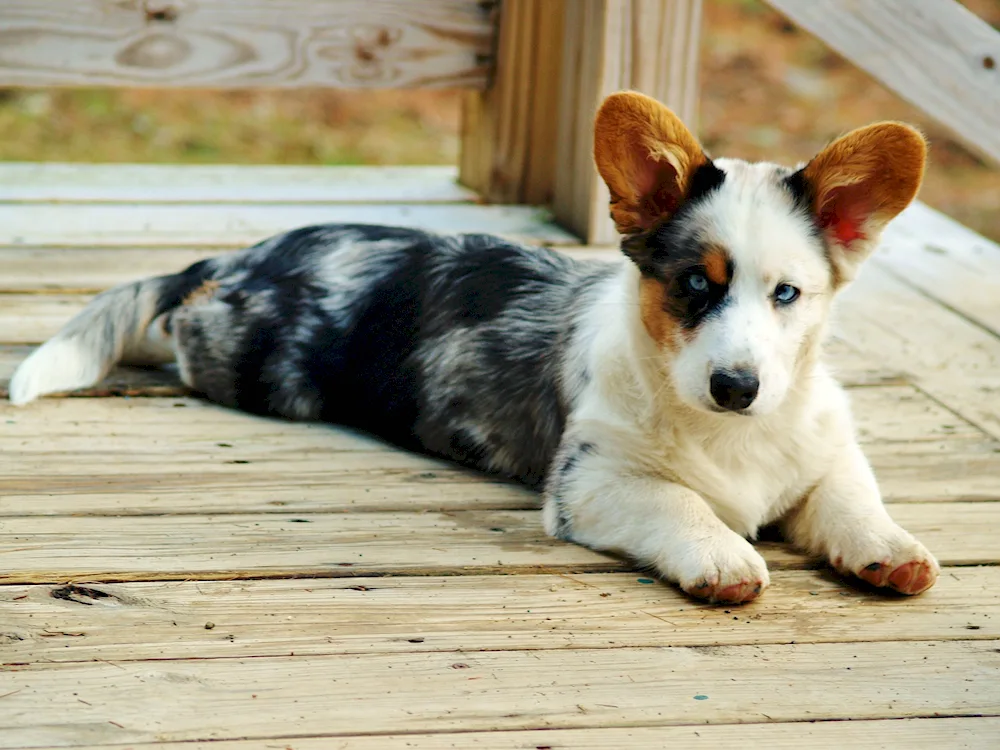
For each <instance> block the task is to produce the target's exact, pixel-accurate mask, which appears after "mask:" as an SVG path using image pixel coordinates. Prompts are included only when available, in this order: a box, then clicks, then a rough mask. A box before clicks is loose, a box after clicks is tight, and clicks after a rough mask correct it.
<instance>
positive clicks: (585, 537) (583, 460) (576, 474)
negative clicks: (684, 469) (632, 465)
mask: <svg viewBox="0 0 1000 750" xmlns="http://www.w3.org/2000/svg"><path fill="white" fill-rule="evenodd" d="M555 466H556V467H557V468H556V470H555V472H554V474H553V476H552V477H550V480H549V484H548V487H547V489H546V493H545V509H544V519H545V530H546V531H547V532H548V533H549V534H551V535H553V536H556V537H559V538H561V539H566V540H567V541H573V542H576V543H577V544H582V545H583V546H585V547H590V548H592V549H595V550H602V551H607V552H615V553H618V554H623V555H626V556H628V557H630V558H632V559H633V560H636V561H637V562H639V563H640V564H643V565H648V566H651V567H653V568H655V569H656V571H657V572H658V573H659V574H660V575H661V576H662V577H663V578H665V579H667V580H669V581H671V582H673V583H676V584H678V585H679V586H680V587H681V588H682V589H684V591H686V592H687V593H689V594H691V595H692V596H696V597H698V598H701V599H708V600H710V601H715V602H733V603H737V602H748V601H751V600H753V599H756V598H757V596H759V595H760V593H761V592H762V591H763V590H764V589H765V588H767V585H768V583H769V582H770V579H769V577H768V573H767V566H766V564H765V563H764V559H763V558H762V557H761V556H760V554H758V553H757V551H756V550H755V549H754V548H753V546H752V545H751V544H750V543H749V542H748V541H747V540H746V539H744V538H743V537H741V536H740V535H739V534H737V533H736V532H735V531H733V530H732V529H730V528H729V527H728V526H726V525H725V524H724V523H723V522H722V521H721V520H719V518H718V516H716V515H715V513H713V512H712V509H711V508H710V507H709V506H708V503H706V502H705V500H704V499H703V498H702V497H701V496H700V495H698V494H697V493H696V492H694V491H692V490H690V489H688V488H687V487H683V486H681V485H679V484H674V483H672V482H668V481H665V480H663V479H659V478H656V477H651V476H642V475H637V474H636V473H635V471H634V469H632V470H627V469H625V468H624V467H621V470H616V467H615V465H614V463H613V462H612V461H610V460H608V459H602V458H601V457H600V456H598V455H596V449H595V448H594V447H593V446H592V445H591V444H589V443H584V444H582V446H578V447H577V448H576V449H575V452H567V451H565V450H564V451H563V452H561V460H557V462H556V464H555Z"/></svg>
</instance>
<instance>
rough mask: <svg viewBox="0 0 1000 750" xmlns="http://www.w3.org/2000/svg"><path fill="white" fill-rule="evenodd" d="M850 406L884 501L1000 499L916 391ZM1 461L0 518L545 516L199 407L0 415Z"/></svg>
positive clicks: (420, 467) (515, 493)
mask: <svg viewBox="0 0 1000 750" xmlns="http://www.w3.org/2000/svg"><path fill="white" fill-rule="evenodd" d="M853 400H854V410H855V414H856V421H857V423H858V427H859V430H860V435H861V439H862V441H863V442H864V443H865V445H866V452H867V454H868V456H869V458H870V459H871V461H872V464H873V466H874V467H875V470H876V473H877V475H878V477H879V481H880V485H881V487H882V491H883V494H884V496H885V498H886V500H887V501H888V502H900V501H911V502H936V501H954V500H963V501H977V500H978V501H981V500H998V499H1000V450H998V447H1000V443H997V442H996V441H992V440H989V439H986V438H984V437H983V436H982V434H981V433H980V432H979V431H978V430H977V429H976V428H974V427H972V426H971V425H969V424H968V423H965V422H963V420H961V419H959V418H956V417H955V415H954V414H952V413H950V412H949V411H947V410H946V409H943V408H942V407H940V406H938V405H937V404H936V403H935V402H934V401H932V400H930V399H928V398H927V397H926V396H923V395H922V394H920V393H919V392H917V391H915V390H914V389H912V388H911V387H908V386H882V387H869V388H861V389H857V390H855V391H853ZM178 407H184V408H178ZM95 435H100V436H101V440H100V442H95V440H94V436H95ZM0 452H2V453H3V455H4V456H5V457H6V459H7V460H6V461H5V464H4V469H3V470H2V471H0V516H2V515H14V516H19V515H59V514H65V513H69V514H73V515H83V514H94V515H108V514H113V515H121V514H125V515H128V514H150V513H153V514H162V513H205V514H219V513H248V512H270V513H287V512H337V511H345V510H351V511H355V512H357V511H383V512H384V511H423V510H458V509H484V510H485V509H498V510H502V509H510V510H517V509H526V508H533V507H537V504H538V498H537V496H536V495H535V494H534V493H532V492H529V491H527V490H524V489H522V488H520V487H517V486H515V485H511V484H508V483H505V482H497V481H494V480H491V479H490V478H488V477H486V476H485V475H481V474H479V473H476V472H472V471H467V470H464V469H461V468H459V467H457V466H455V465H454V464H451V463H448V462H444V461H440V460H437V459H433V458H429V457H425V456H418V455H414V454H411V453H407V452H404V451H399V450H396V449H394V448H391V447H388V446H386V445H385V444H383V443H381V442H379V441H378V440H376V439H374V438H371V437H366V436H362V435H359V434H357V433H353V432H351V431H349V430H345V429H343V428H340V427H336V426H332V425H323V424H308V423H298V424H296V423H289V422H285V421H279V420H272V419H266V418H262V417H256V416H252V415H247V414H243V413H240V412H236V411H232V410H227V409H223V408H220V407H216V406H213V405H211V404H208V403H206V402H203V401H200V400H196V399H184V398H169V399H166V398H164V399H155V398H154V399H150V398H140V399H111V400H108V399H45V400H42V401H40V402H38V403H36V404H33V405H31V406H29V407H27V408H13V407H10V406H4V407H0ZM95 456H99V457H100V458H99V459H96V460H95Z"/></svg>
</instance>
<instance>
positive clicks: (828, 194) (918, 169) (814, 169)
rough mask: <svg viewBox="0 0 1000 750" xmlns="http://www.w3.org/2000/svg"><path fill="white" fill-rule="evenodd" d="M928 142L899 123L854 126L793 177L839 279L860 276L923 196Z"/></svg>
mask: <svg viewBox="0 0 1000 750" xmlns="http://www.w3.org/2000/svg"><path fill="white" fill-rule="evenodd" d="M926 156H927V143H926V142H925V141H924V138H923V136H922V135H920V133H919V132H917V131H916V130H914V129H913V128H911V127H910V126H909V125H904V124H902V123H899V122H881V123H876V124H874V125H869V126H867V127H863V128H858V129H857V130H853V131H851V132H850V133H848V134H847V135H845V136H842V137H841V138H838V139H837V140H836V141H834V142H833V143H831V144H830V145H829V146H827V147H826V148H825V149H823V150H822V151H821V152H820V153H819V154H817V155H816V156H815V157H814V158H813V159H812V161H810V162H809V163H808V164H807V165H806V166H805V167H803V168H802V169H801V170H799V171H798V172H796V173H795V174H794V175H792V176H791V177H789V178H788V181H789V183H791V184H792V185H794V186H796V187H797V188H798V189H799V190H798V191H799V192H803V191H802V188H804V193H805V196H806V198H807V200H808V201H809V204H810V208H811V210H812V211H813V214H814V216H815V217H816V221H817V224H818V225H819V228H820V230H821V231H822V232H823V237H824V239H825V241H826V244H827V248H828V249H829V252H830V260H831V262H832V263H833V265H834V272H835V275H836V278H837V280H838V283H844V282H847V281H850V280H851V279H852V278H854V275H855V273H856V272H857V268H858V266H859V265H860V264H861V261H863V260H864V259H865V258H867V257H868V255H869V254H871V252H872V251H873V250H874V249H875V247H876V246H877V245H878V241H879V237H880V235H881V234H882V230H883V229H885V227H886V225H887V224H888V223H889V222H890V221H892V219H894V218H895V217H896V215H897V214H899V212H900V211H902V210H903V209H904V208H906V207H907V206H908V205H909V204H910V201H912V200H913V199H914V197H915V196H916V195H917V191H918V190H919V189H920V183H921V181H922V180H923V176H924V162H925V160H926Z"/></svg>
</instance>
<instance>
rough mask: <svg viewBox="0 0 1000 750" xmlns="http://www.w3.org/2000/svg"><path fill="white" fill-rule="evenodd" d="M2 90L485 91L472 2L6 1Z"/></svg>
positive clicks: (487, 35) (0, 42) (484, 49)
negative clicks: (422, 88) (423, 88)
mask: <svg viewBox="0 0 1000 750" xmlns="http://www.w3.org/2000/svg"><path fill="white" fill-rule="evenodd" d="M0 29H2V32H0V48H2V49H3V54H2V55H0V85H3V86H53V85H55V86H145V87H150V86H169V87H197V88H252V87H259V86H269V87H304V86H323V87H338V88H375V87H377V88H406V87H418V86H434V87H445V88H457V87H463V88H467V87H471V88H479V87H482V86H483V85H485V83H486V80H487V77H488V74H489V70H490V53H491V47H492V43H493V36H494V28H493V24H492V23H491V22H490V16H489V13H487V12H486V11H485V10H484V8H483V4H482V3H480V2H478V0H433V1H431V2H427V1H426V0H425V1H424V2H419V3H414V2H412V0H324V1H322V2H316V0H281V2H280V3H275V2H270V1H269V0H188V1H185V2H180V1H179V0H163V1H162V2H161V1H159V0H158V1H157V2H152V3H150V2H144V3H139V2H122V3H107V2H103V1H102V0H49V1H48V2H46V3H44V4H40V3H37V2H34V0H6V1H5V2H4V3H3V7H2V8H0Z"/></svg>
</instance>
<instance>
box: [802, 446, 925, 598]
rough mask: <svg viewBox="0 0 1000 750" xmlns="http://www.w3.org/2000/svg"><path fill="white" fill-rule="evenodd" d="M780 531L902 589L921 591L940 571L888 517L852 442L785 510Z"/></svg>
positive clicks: (846, 569) (865, 576)
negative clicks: (789, 509)
mask: <svg viewBox="0 0 1000 750" xmlns="http://www.w3.org/2000/svg"><path fill="white" fill-rule="evenodd" d="M784 531H785V535H786V536H787V537H788V538H789V540H790V541H791V542H792V543H793V544H795V545H797V546H799V547H800V548H802V549H805V550H806V551H808V552H810V553H812V554H815V555H822V556H824V557H826V558H827V559H828V560H829V561H830V563H831V564H832V565H833V567H834V568H836V569H837V570H838V571H840V572H841V573H844V574H846V575H854V576H857V577H858V578H861V579H862V580H864V581H867V582H868V583H870V584H872V585H873V586H879V587H886V588H891V589H895V590H896V591H898V592H900V593H902V594H919V593H920V592H922V591H926V590H927V589H929V588H930V587H931V586H933V585H934V582H935V581H936V580H937V577H938V574H939V573H940V570H941V568H940V566H939V565H938V562H937V560H935V559H934V557H933V555H931V553H930V552H928V551H927V548H926V547H924V545H922V544H921V543H920V542H918V541H917V540H916V539H915V538H914V537H913V535H912V534H910V533H909V532H908V531H906V530H905V529H903V528H902V527H901V526H899V525H898V524H897V523H896V522H895V521H893V520H892V518H890V517H889V513H888V511H886V509H885V506H884V505H883V504H882V498H881V496H880V495H879V491H878V485H877V484H876V482H875V476H874V474H873V473H872V470H871V467H870V465H869V464H868V461H867V459H866V458H865V457H864V454H863V453H862V452H861V448H860V447H859V446H858V445H857V444H856V443H854V444H851V445H849V446H848V448H847V449H845V451H844V453H843V454H842V455H841V457H840V460H839V462H838V463H836V464H835V465H834V466H833V467H832V468H831V470H830V472H829V473H828V474H827V476H826V478H824V479H823V480H822V481H821V482H820V484H819V486H817V487H816V489H815V490H813V492H812V493H811V494H810V495H809V497H807V498H806V499H805V501H804V502H803V503H802V504H801V505H800V506H799V507H797V508H796V509H794V510H793V511H792V512H791V513H790V514H789V515H788V517H787V518H786V519H785V521H784Z"/></svg>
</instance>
